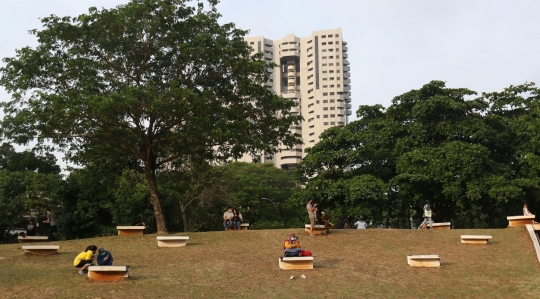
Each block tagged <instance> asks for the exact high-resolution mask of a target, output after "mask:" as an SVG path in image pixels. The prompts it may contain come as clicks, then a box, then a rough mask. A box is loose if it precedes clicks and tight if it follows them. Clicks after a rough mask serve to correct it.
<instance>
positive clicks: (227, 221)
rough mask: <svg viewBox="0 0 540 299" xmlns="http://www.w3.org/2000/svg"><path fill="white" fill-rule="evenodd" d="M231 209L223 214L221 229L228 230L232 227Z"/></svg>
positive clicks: (232, 215)
mask: <svg viewBox="0 0 540 299" xmlns="http://www.w3.org/2000/svg"><path fill="white" fill-rule="evenodd" d="M232 209H233V208H232V207H229V209H227V211H226V212H225V213H223V227H224V228H225V230H228V229H229V227H231V226H232V225H233V222H232V219H233V217H234V214H233V211H232Z"/></svg>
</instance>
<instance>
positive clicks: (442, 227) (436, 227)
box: [433, 222, 452, 230]
mask: <svg viewBox="0 0 540 299" xmlns="http://www.w3.org/2000/svg"><path fill="white" fill-rule="evenodd" d="M451 224H452V223H451V222H441V223H433V229H434V230H445V229H450V226H451Z"/></svg>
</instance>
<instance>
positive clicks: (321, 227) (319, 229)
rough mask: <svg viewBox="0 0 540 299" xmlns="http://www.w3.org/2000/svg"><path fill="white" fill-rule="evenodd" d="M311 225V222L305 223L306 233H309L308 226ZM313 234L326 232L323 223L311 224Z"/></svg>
mask: <svg viewBox="0 0 540 299" xmlns="http://www.w3.org/2000/svg"><path fill="white" fill-rule="evenodd" d="M310 227H311V224H306V225H305V231H306V232H307V233H309V228H310ZM313 234H314V235H325V234H326V228H325V227H324V225H321V224H315V225H314V226H313Z"/></svg>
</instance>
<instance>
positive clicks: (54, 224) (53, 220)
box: [43, 208, 57, 241]
mask: <svg viewBox="0 0 540 299" xmlns="http://www.w3.org/2000/svg"><path fill="white" fill-rule="evenodd" d="M45 212H46V213H47V220H45V221H43V223H48V224H50V227H49V233H48V234H47V236H48V240H49V241H54V236H53V233H55V232H56V231H57V222H56V215H55V214H53V213H52V212H51V209H50V208H47V210H46V211H45Z"/></svg>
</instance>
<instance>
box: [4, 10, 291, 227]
mask: <svg viewBox="0 0 540 299" xmlns="http://www.w3.org/2000/svg"><path fill="white" fill-rule="evenodd" d="M208 3H209V5H208V8H206V7H205V6H204V5H203V4H202V3H198V5H197V6H191V5H189V4H190V2H189V1H188V0H133V1H130V2H129V3H127V4H125V5H120V6H118V7H116V8H112V9H101V10H99V9H97V8H90V10H89V12H88V14H83V15H80V16H78V17H73V18H72V17H58V16H54V15H52V16H49V17H45V18H42V19H41V20H42V23H43V29H42V30H32V31H31V33H32V34H34V35H36V37H37V39H38V46H37V47H36V48H35V49H33V48H30V47H25V48H22V49H19V50H17V51H16V53H17V54H16V57H13V58H4V60H3V61H4V62H5V66H4V67H2V68H0V74H1V77H0V85H1V86H3V87H4V88H5V89H6V90H7V91H8V92H9V93H11V94H12V99H11V101H8V102H3V103H1V104H0V106H1V107H3V109H4V113H5V117H4V120H3V121H2V129H3V133H4V135H5V137H7V138H9V139H11V140H13V141H14V142H16V143H20V144H27V143H29V142H30V141H34V140H37V142H38V146H40V147H42V148H50V147H54V148H55V149H56V150H58V149H59V150H63V151H64V152H65V153H66V156H67V157H68V158H71V159H72V160H73V161H76V162H78V161H80V160H81V159H83V158H81V157H82V156H84V159H87V158H88V157H101V156H105V155H109V156H110V157H113V158H115V157H117V156H118V155H127V156H131V157H134V158H135V159H136V160H137V161H138V162H139V163H140V164H141V165H143V166H144V170H145V172H144V173H145V179H146V182H147V185H148V190H149V192H150V197H151V203H152V205H153V209H154V215H155V217H156V225H157V229H158V231H160V232H167V226H166V221H165V218H164V215H163V209H162V206H161V201H160V198H159V193H158V187H157V185H156V174H157V173H158V172H159V171H160V170H161V169H162V168H164V167H165V166H167V165H168V163H171V162H175V161H176V162H179V163H180V164H181V163H182V162H183V161H185V160H186V161H190V160H191V159H193V157H195V156H197V157H200V158H201V159H207V160H214V161H216V160H218V161H219V160H221V161H224V160H227V159H230V158H238V157H241V156H242V155H243V154H245V153H250V154H253V155H260V154H261V153H263V152H266V153H272V152H273V151H275V150H276V148H277V146H278V145H281V144H283V145H285V146H292V145H294V144H297V143H298V142H299V140H298V136H297V135H292V134H290V133H289V130H288V129H289V127H290V126H291V125H293V124H296V123H298V122H299V121H300V120H301V117H300V116H298V115H295V114H291V113H290V109H291V108H292V107H293V106H295V103H294V102H293V101H291V100H288V99H284V98H282V97H279V96H277V95H275V94H274V93H273V92H272V91H270V90H269V89H267V88H266V87H265V86H264V83H266V82H267V81H268V79H269V76H270V73H269V71H268V69H269V67H272V66H274V65H273V64H267V63H266V61H265V59H264V58H263V56H262V54H260V53H259V54H256V55H254V56H251V48H250V47H249V45H248V44H247V43H246V42H245V41H244V39H243V38H244V36H245V34H246V32H247V31H244V30H240V29H238V28H236V27H235V25H234V24H232V23H227V24H219V22H218V19H219V17H220V15H219V13H218V12H217V10H216V7H215V5H216V3H217V1H213V0H212V1H208ZM46 141H50V142H52V143H46ZM49 144H52V145H49Z"/></svg>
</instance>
